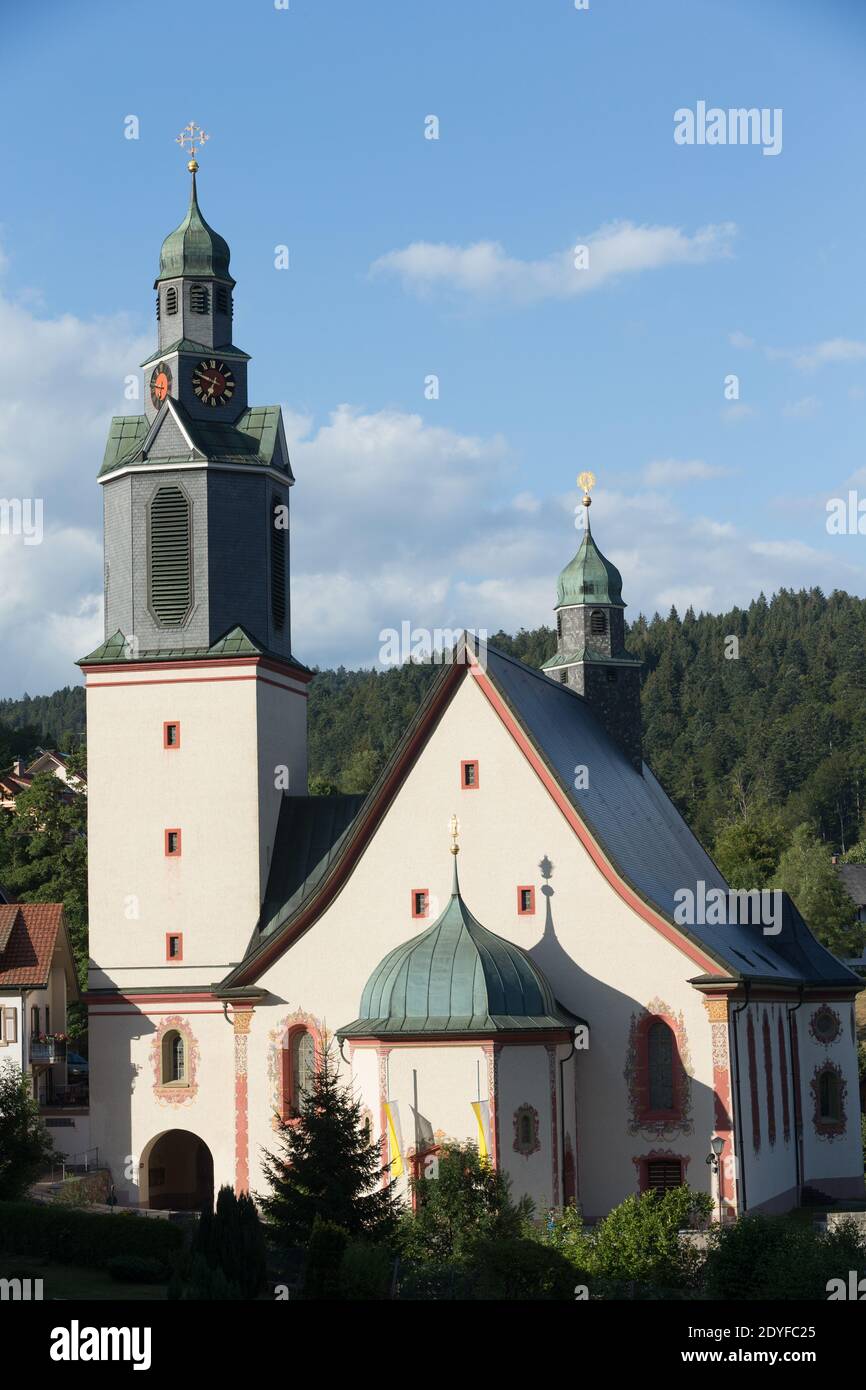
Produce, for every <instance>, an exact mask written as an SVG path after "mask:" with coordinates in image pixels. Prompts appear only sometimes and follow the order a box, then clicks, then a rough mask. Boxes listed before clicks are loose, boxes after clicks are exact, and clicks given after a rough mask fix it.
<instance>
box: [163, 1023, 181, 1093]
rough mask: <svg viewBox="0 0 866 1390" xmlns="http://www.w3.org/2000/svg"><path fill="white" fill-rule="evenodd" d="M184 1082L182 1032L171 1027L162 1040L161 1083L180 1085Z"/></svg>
mask: <svg viewBox="0 0 866 1390" xmlns="http://www.w3.org/2000/svg"><path fill="white" fill-rule="evenodd" d="M185 1083H186V1046H185V1043H184V1040H183V1034H182V1033H179V1032H178V1030H177V1029H176V1028H172V1029H170V1030H169V1032H167V1033H166V1035H165V1037H164V1038H163V1040H162V1084H163V1086H182V1085H184V1084H185Z"/></svg>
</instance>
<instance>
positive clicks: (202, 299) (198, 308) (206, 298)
mask: <svg viewBox="0 0 866 1390" xmlns="http://www.w3.org/2000/svg"><path fill="white" fill-rule="evenodd" d="M189 307H190V308H191V309H192V311H193V313H194V314H206V313H207V312H208V310H209V309H210V291H209V290H208V288H207V286H206V285H193V287H192V289H191V290H190V292H189Z"/></svg>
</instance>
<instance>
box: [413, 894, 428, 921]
mask: <svg viewBox="0 0 866 1390" xmlns="http://www.w3.org/2000/svg"><path fill="white" fill-rule="evenodd" d="M429 911H430V890H429V889H428V888H413V889H412V916H413V917H426V916H427V915H428V913H429Z"/></svg>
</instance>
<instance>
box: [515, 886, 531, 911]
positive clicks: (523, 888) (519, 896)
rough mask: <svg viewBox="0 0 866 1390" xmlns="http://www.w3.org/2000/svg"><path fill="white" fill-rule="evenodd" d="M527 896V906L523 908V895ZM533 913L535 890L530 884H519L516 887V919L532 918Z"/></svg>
mask: <svg viewBox="0 0 866 1390" xmlns="http://www.w3.org/2000/svg"><path fill="white" fill-rule="evenodd" d="M524 893H528V894H529V906H528V907H524V906H523V895H524ZM534 913H535V888H534V886H533V885H532V884H531V883H520V884H518V886H517V915H518V917H532V916H533V915H534Z"/></svg>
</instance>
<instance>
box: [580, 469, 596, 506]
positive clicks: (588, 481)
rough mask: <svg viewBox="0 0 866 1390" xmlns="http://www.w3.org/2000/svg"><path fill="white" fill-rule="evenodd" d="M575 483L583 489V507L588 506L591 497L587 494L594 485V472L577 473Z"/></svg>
mask: <svg viewBox="0 0 866 1390" xmlns="http://www.w3.org/2000/svg"><path fill="white" fill-rule="evenodd" d="M577 485H578V487H579V488H582V489H583V505H584V506H585V507H589V506H590V505H591V504H592V498H591V497H590V495H589V494H590V493H591V492H592V489H593V488H594V487H595V474H594V473H579V474H578V478H577Z"/></svg>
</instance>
